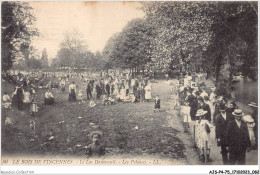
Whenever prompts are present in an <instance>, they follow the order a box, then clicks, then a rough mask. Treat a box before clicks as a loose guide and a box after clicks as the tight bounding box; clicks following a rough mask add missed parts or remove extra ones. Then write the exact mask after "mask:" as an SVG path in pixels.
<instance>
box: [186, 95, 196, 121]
mask: <svg viewBox="0 0 260 175" xmlns="http://www.w3.org/2000/svg"><path fill="white" fill-rule="evenodd" d="M195 95H196V94H195ZM186 100H187V101H188V102H189V104H190V116H191V120H193V121H195V120H196V113H197V109H198V100H197V97H196V96H194V95H193V94H191V92H190V91H187V97H186Z"/></svg>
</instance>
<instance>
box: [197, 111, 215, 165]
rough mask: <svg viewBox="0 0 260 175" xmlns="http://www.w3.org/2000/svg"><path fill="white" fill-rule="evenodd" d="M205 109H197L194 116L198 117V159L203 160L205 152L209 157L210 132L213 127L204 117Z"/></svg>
mask: <svg viewBox="0 0 260 175" xmlns="http://www.w3.org/2000/svg"><path fill="white" fill-rule="evenodd" d="M206 113H207V111H204V110H203V109H199V110H198V111H197V114H196V117H199V120H197V138H198V141H197V146H198V148H199V149H200V159H201V161H203V162H204V160H205V159H204V158H205V154H206V156H207V157H208V159H209V155H210V148H211V142H210V132H211V129H212V128H213V125H212V124H210V123H209V121H208V120H207V119H206V118H205V116H206V115H205V114H206ZM206 142H207V143H208V146H207V150H206V153H205V145H206Z"/></svg>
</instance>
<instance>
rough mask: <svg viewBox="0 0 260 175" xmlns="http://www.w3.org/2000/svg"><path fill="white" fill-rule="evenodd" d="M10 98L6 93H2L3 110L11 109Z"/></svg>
mask: <svg viewBox="0 0 260 175" xmlns="http://www.w3.org/2000/svg"><path fill="white" fill-rule="evenodd" d="M11 102H12V100H11V98H10V96H9V95H8V93H7V92H4V95H3V104H4V108H11Z"/></svg>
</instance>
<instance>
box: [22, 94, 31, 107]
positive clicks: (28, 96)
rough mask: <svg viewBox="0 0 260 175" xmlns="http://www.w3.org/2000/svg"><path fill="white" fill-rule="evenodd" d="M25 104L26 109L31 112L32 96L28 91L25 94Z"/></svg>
mask: <svg viewBox="0 0 260 175" xmlns="http://www.w3.org/2000/svg"><path fill="white" fill-rule="evenodd" d="M23 103H24V106H25V109H26V110H27V111H29V109H30V103H31V94H30V92H29V91H26V92H25V93H24V98H23Z"/></svg>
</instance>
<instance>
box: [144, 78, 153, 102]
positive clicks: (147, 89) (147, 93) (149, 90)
mask: <svg viewBox="0 0 260 175" xmlns="http://www.w3.org/2000/svg"><path fill="white" fill-rule="evenodd" d="M144 90H145V100H146V101H149V100H150V99H151V98H152V85H151V83H150V82H149V83H148V84H147V86H146V87H145V89H144Z"/></svg>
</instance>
